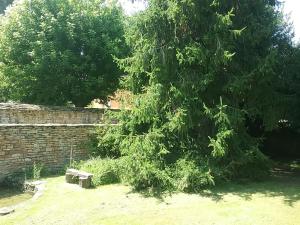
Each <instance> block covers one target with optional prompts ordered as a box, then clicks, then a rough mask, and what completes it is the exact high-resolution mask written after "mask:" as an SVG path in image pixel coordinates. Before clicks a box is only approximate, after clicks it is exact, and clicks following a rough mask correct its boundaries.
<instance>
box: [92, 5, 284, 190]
mask: <svg viewBox="0 0 300 225" xmlns="http://www.w3.org/2000/svg"><path fill="white" fill-rule="evenodd" d="M277 6H278V5H277V3H276V2H275V1H267V0H258V1H252V0H244V1H234V0H233V1H227V0H226V1H225V0H213V1H209V0H205V1H198V0H189V1H174V0H151V1H149V6H148V9H147V10H146V11H144V12H142V13H140V14H139V15H137V16H136V17H135V18H133V19H132V21H131V25H132V26H131V27H130V29H129V31H128V33H127V39H128V42H129V44H130V46H131V47H132V49H133V53H132V55H131V56H130V57H128V58H125V59H122V60H119V64H120V66H121V67H122V68H123V69H124V70H125V71H126V73H128V76H127V77H126V78H125V79H124V85H125V87H127V88H128V89H129V90H131V91H132V92H133V93H134V94H135V98H134V101H133V102H132V104H133V106H132V109H131V110H130V111H128V110H125V111H123V112H122V113H121V114H119V115H117V118H118V120H119V121H120V126H114V127H111V128H108V129H107V130H105V131H101V132H100V134H99V137H98V139H99V149H98V152H97V153H98V154H100V155H102V156H121V157H125V158H126V162H127V170H126V172H125V173H124V176H125V177H126V179H127V181H128V182H129V183H130V184H132V185H133V186H134V187H136V188H147V187H168V188H171V187H172V188H176V189H179V190H184V191H195V190H198V189H199V188H201V187H202V186H205V185H210V184H213V183H214V182H215V181H218V180H220V179H222V180H227V179H234V178H241V177H242V178H258V177H260V176H263V175H266V174H267V173H268V165H269V164H268V160H267V158H266V157H265V156H264V155H263V154H262V153H261V152H260V151H259V149H258V145H259V140H258V139H256V138H254V137H252V136H250V135H249V134H248V132H247V123H246V120H248V119H250V120H251V119H254V118H256V117H257V116H259V117H261V118H262V119H263V123H264V126H265V127H267V128H268V129H272V128H273V127H275V126H276V125H277V122H278V120H279V119H280V118H281V116H282V113H281V111H280V110H278V108H277V107H276V105H277V103H279V102H280V101H281V100H282V94H281V93H280V92H279V91H278V89H277V87H278V86H279V85H280V76H279V75H278V74H277V72H276V68H277V65H278V59H279V52H280V46H282V45H281V44H280V43H281V41H282V42H284V40H287V41H288V40H289V39H290V35H289V33H285V32H284V28H285V27H284V26H283V22H282V16H281V14H280V12H279V11H277Z"/></svg>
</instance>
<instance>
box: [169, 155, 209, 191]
mask: <svg viewBox="0 0 300 225" xmlns="http://www.w3.org/2000/svg"><path fill="white" fill-rule="evenodd" d="M174 175H175V180H174V182H175V184H174V186H175V187H176V189H177V190H179V191H184V192H195V191H200V190H201V188H203V187H205V186H208V185H214V177H213V176H212V174H211V171H210V170H209V169H207V167H204V166H202V167H201V166H198V165H197V164H196V163H195V162H194V161H191V160H186V159H179V160H178V161H177V162H176V165H175V171H174Z"/></svg>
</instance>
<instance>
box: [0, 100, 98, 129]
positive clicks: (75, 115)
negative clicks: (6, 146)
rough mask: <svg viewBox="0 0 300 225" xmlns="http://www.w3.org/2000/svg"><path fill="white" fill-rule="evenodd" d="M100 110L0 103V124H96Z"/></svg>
mask: <svg viewBox="0 0 300 225" xmlns="http://www.w3.org/2000/svg"><path fill="white" fill-rule="evenodd" d="M102 116H103V110H102V109H85V108H72V107H47V106H38V105H28V104H13V103H0V124H97V123H99V122H101V120H102Z"/></svg>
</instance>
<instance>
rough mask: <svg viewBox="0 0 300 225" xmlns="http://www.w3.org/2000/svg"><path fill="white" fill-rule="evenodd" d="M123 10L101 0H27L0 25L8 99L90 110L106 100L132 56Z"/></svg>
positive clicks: (0, 45)
mask: <svg viewBox="0 0 300 225" xmlns="http://www.w3.org/2000/svg"><path fill="white" fill-rule="evenodd" d="M123 21H124V16H123V14H122V11H121V9H120V8H119V7H117V6H115V4H113V3H111V4H110V3H104V2H103V1H102V0H91V1H81V0H53V1H44V0H31V1H29V0H24V1H20V2H18V4H15V5H14V6H13V7H12V8H11V9H10V10H9V11H8V12H7V13H6V14H5V15H4V16H3V19H2V21H1V23H0V24H1V25H0V27H1V28H0V49H1V51H0V63H1V62H2V66H1V71H2V72H3V75H5V77H6V78H7V81H9V87H10V90H9V93H6V95H7V97H8V98H9V99H11V100H18V101H23V102H28V103H38V104H50V105H64V104H66V103H67V102H68V101H71V102H73V103H74V104H75V105H76V106H85V105H87V104H88V103H89V102H90V101H91V100H93V99H95V98H99V99H101V100H104V101H105V100H106V99H107V96H108V95H111V94H112V93H113V92H114V91H115V90H116V88H117V86H118V83H119V82H118V80H119V77H120V75H121V71H120V70H119V69H118V67H117V64H116V63H115V62H114V59H113V57H123V56H124V54H125V53H126V52H127V47H126V45H125V40H124V37H123V35H124V28H123Z"/></svg>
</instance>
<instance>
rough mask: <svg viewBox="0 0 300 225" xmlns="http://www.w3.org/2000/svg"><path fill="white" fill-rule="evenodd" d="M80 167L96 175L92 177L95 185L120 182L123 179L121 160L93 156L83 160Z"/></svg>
mask: <svg viewBox="0 0 300 225" xmlns="http://www.w3.org/2000/svg"><path fill="white" fill-rule="evenodd" d="M79 169H80V170H83V171H86V172H89V173H92V174H93V175H94V176H93V178H92V183H93V185H94V186H98V185H104V184H113V183H119V182H120V181H121V178H120V176H119V174H120V172H119V170H120V166H119V160H116V159H109V158H106V159H101V158H100V157H97V158H92V159H90V160H88V161H86V162H82V163H81V165H80V166H79Z"/></svg>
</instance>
